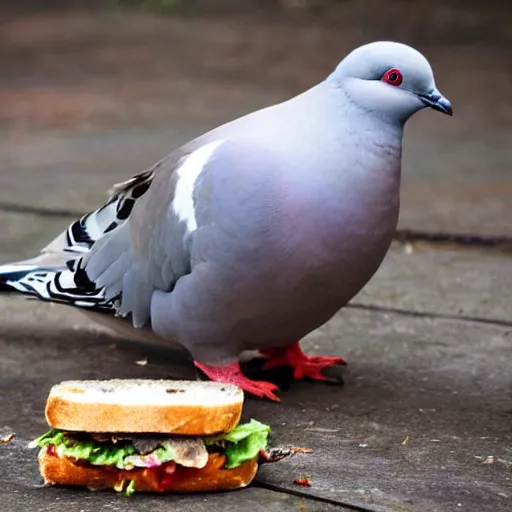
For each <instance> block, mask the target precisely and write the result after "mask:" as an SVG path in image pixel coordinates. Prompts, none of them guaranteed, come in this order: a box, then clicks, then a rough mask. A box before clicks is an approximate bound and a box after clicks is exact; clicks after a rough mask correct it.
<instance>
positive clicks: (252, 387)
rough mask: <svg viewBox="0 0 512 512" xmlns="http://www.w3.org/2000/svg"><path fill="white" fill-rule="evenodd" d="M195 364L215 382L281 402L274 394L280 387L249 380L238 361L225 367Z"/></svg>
mask: <svg viewBox="0 0 512 512" xmlns="http://www.w3.org/2000/svg"><path fill="white" fill-rule="evenodd" d="M194 364H195V365H196V367H197V368H199V369H200V370H201V371H202V372H203V373H205V374H206V375H207V376H208V377H209V378H210V379H211V380H213V381H215V382H224V383H226V384H235V385H236V386H238V387H239V388H242V389H243V390H244V391H247V392H248V393H251V394H253V395H256V396H258V397H260V398H263V397H266V398H268V399H269V400H273V401H274V402H280V400H279V397H277V396H276V395H275V394H274V393H273V391H275V390H276V389H279V388H278V386H276V385H275V384H272V383H271V382H266V381H261V380H251V379H249V378H248V377H246V376H245V375H244V374H243V373H242V370H241V369H240V363H239V362H238V361H236V362H234V363H231V364H228V365H224V366H210V365H206V364H203V363H200V362H198V361H194Z"/></svg>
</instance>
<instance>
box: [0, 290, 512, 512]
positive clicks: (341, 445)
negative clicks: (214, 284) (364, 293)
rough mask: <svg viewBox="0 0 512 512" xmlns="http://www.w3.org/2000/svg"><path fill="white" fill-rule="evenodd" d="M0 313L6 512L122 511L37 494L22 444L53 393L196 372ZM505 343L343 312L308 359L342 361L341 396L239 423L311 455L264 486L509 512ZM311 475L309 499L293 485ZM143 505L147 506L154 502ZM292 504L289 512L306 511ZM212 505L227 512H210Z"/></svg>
mask: <svg viewBox="0 0 512 512" xmlns="http://www.w3.org/2000/svg"><path fill="white" fill-rule="evenodd" d="M0 302H1V306H2V307H1V308H0V311H2V313H1V314H2V322H1V324H2V333H1V335H0V386H1V387H2V389H3V390H4V393H3V394H2V404H1V409H0V425H1V426H2V427H3V431H7V430H11V431H13V432H15V433H16V434H17V438H16V442H14V444H12V445H11V444H8V445H6V446H1V447H0V457H2V459H3V462H2V464H0V480H1V481H2V485H1V486H0V489H1V491H0V492H2V493H3V492H5V493H6V498H5V499H7V496H8V499H9V500H10V502H9V507H10V508H9V509H8V510H18V509H21V508H20V507H23V506H24V505H23V504H26V503H27V502H30V503H31V509H33V510H44V509H45V508H43V507H47V506H49V502H50V501H53V499H54V498H57V497H60V499H61V500H62V501H65V502H66V503H67V500H68V499H70V497H71V499H72V500H73V503H74V504H76V510H81V509H83V508H84V507H87V506H89V505H88V500H89V499H90V500H91V506H98V504H100V503H101V500H102V499H104V500H105V502H104V503H106V504H107V506H108V507H113V509H114V510H116V508H115V506H116V504H117V503H119V501H115V500H114V501H112V498H111V497H110V496H107V495H105V498H102V497H98V496H96V495H94V496H90V497H89V494H87V493H78V492H71V493H68V492H67V491H64V490H61V491H55V490H51V491H48V490H42V489H38V488H36V487H35V485H36V484H37V472H36V471H35V469H34V468H35V454H33V453H32V454H31V453H29V452H27V451H26V450H25V448H24V443H25V442H26V441H27V440H28V439H30V438H32V437H33V436H35V435H37V434H39V433H41V432H42V431H44V429H45V428H46V426H45V421H44V401H45V398H46V395H47V392H48V390H49V388H50V386H51V385H52V384H54V383H56V382H58V381H60V380H64V379H69V378H109V377H152V378H161V377H166V378H176V379H182V378H191V379H193V378H196V372H195V369H194V367H193V365H192V364H191V362H190V361H189V360H188V359H187V358H186V357H184V356H183V354H178V353H176V352H174V351H171V350H169V349H168V348H166V347H163V346H155V345H147V344H142V343H137V342H128V341H124V340H121V339H118V338H114V337H111V336H107V335H105V334H104V333H101V332H98V331H95V329H94V328H92V327H91V328H89V329H85V330H83V329H81V328H76V327H75V328H73V327H72V326H70V323H71V321H70V319H69V317H68V314H67V311H68V309H67V308H65V307H64V306H55V307H53V308H49V307H47V305H46V304H40V303H35V302H18V303H16V302H12V301H9V300H7V299H5V298H2V299H1V300H0ZM23 310H24V315H23ZM511 335H512V331H510V330H506V329H504V328H503V327H499V326H493V325H487V324H486V325H483V324H474V323H469V322H457V321H447V320H436V319H424V318H410V317H406V316H401V315H396V314H381V313H371V312H364V311H348V310H347V311H345V312H344V313H342V314H340V315H338V316H337V317H336V318H335V319H333V320H332V321H331V322H330V323H329V324H327V325H326V326H325V327H324V328H322V329H320V330H319V331H317V332H315V333H314V334H312V335H311V336H309V337H308V338H307V339H306V340H305V342H304V346H305V348H306V349H307V350H310V351H313V350H314V351H317V352H321V353H324V354H342V355H343V356H344V357H346V358H347V359H348V361H349V367H348V369H347V370H346V371H344V374H343V375H344V380H345V386H334V385H325V384H322V383H306V382H303V383H291V385H290V386H289V389H288V390H287V391H282V392H281V397H282V402H281V404H273V403H269V402H266V401H261V400H256V399H252V398H249V399H247V402H246V407H245V412H244V417H245V418H249V417H257V418H258V419H260V420H261V421H266V422H268V423H270V424H271V425H272V426H273V434H272V443H273V444H275V445H283V444H284V445H288V444H293V445H299V446H307V447H310V448H312V449H313V450H314V453H313V454H310V455H297V456H296V457H294V458H291V459H287V460H285V461H282V462H280V463H279V465H277V464H276V465H274V466H273V467H272V466H271V465H269V466H262V467H261V469H260V472H259V474H258V477H257V482H259V485H264V486H268V487H273V488H277V489H278V490H280V491H286V490H287V491H288V492H295V491H298V490H299V491H301V492H305V493H306V494H307V495H310V496H317V497H319V498H323V499H329V500H333V501H335V502H339V503H345V504H350V505H354V506H359V507H364V508H365V509H368V510H375V511H402V510H407V511H422V512H430V511H439V512H441V511H442V512H445V511H448V510H459V509H461V510H464V511H469V512H472V511H475V512H477V511H478V512H486V511H489V512H491V511H492V512H505V511H507V510H509V509H510V504H511V500H512V493H511V488H512V474H511V472H510V471H511V464H512V452H511V451H510V450H511V446H512V430H511V428H510V419H511V411H512V402H511V398H510V396H511V395H510V391H511V390H512V375H511V374H510V371H509V370H510V358H511V357H512V344H511V343H510V340H511ZM140 360H147V364H146V365H144V366H141V365H138V364H137V361H140ZM253 369H254V368H253ZM14 461H16V462H14ZM489 461H491V462H492V463H489ZM486 462H487V463H486ZM12 465H14V466H15V469H14V470H13V469H11V466H12ZM303 475H307V476H308V477H309V478H310V479H311V487H310V488H298V487H297V486H296V485H295V484H294V483H293V482H294V480H295V479H296V478H298V477H300V476H303ZM14 490H18V491H19V492H18V493H14V492H13V491H14ZM258 492H259V491H258ZM243 496H244V495H242V494H241V493H240V505H241V506H243V503H244V502H243V499H244V498H243ZM246 496H247V499H248V500H249V495H246ZM251 496H256V498H255V499H260V498H258V497H257V495H251ZM137 499H140V500H141V502H140V503H141V505H140V506H141V507H146V506H147V507H149V506H150V505H149V503H151V505H153V504H154V503H156V501H149V502H146V501H144V500H145V498H143V497H141V498H137ZM201 499H202V498H199V497H197V501H194V498H193V497H189V498H187V500H189V501H188V502H187V501H185V502H183V503H184V505H183V507H184V510H187V508H186V506H187V503H189V504H190V506H191V507H192V506H197V507H200V506H201V505H202V503H201ZM213 499H214V498H212V500H213ZM219 499H220V500H229V498H226V497H224V498H219ZM233 499H234V498H233ZM251 499H252V498H251ZM261 499H262V500H263V499H265V498H264V497H263V496H262V498H261ZM272 499H273V498H272V497H269V502H272ZM279 499H280V500H281V499H282V497H279ZM287 499H288V498H287ZM289 499H291V500H292V501H288V502H286V503H285V504H284V505H282V506H287V507H291V508H288V509H292V508H293V507H294V506H298V501H294V500H293V499H292V498H289ZM28 500H29V501H28ZM137 503H139V502H137ZM180 503H181V502H180ZM215 503H219V504H220V506H222V504H224V503H227V502H226V501H220V502H215V501H210V506H214V504H215ZM306 504H307V503H306ZM459 504H460V505H459ZM226 506H227V505H226ZM308 506H309V505H308ZM13 507H14V508H13ZM37 507H40V508H39V509H38V508H37ZM48 509H50V508H48ZM141 509H142V510H145V508H141ZM197 509H198V510H201V508H197ZM4 510H7V509H4ZM257 510H259V509H257ZM270 510H273V509H272V508H270ZM276 510H277V509H276ZM313 510H315V508H313ZM317 510H328V508H327V507H324V505H323V504H322V505H321V506H318V507H317Z"/></svg>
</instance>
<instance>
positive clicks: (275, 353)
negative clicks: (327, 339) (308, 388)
mask: <svg viewBox="0 0 512 512" xmlns="http://www.w3.org/2000/svg"><path fill="white" fill-rule="evenodd" d="M260 352H261V354H262V355H263V356H266V357H268V358H269V359H268V361H266V362H265V364H264V365H263V369H264V370H270V369H272V368H276V367H277V366H290V367H291V368H293V378H294V379H298V380H300V379H304V378H308V379H312V380H325V381H330V380H332V379H329V378H328V377H326V376H325V375H324V374H323V373H322V370H323V369H324V368H330V367H332V366H336V365H346V364H347V363H346V361H345V360H344V359H343V358H341V357H333V356H316V355H311V356H308V355H307V354H304V352H302V349H301V348H300V345H299V343H298V342H297V343H293V344H292V345H287V346H286V347H280V348H269V349H264V350H261V351H260Z"/></svg>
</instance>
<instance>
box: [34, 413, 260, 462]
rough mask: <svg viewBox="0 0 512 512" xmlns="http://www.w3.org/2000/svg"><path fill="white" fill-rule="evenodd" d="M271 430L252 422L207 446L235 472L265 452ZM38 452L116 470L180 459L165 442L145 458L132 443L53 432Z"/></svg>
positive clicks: (210, 440) (207, 441)
mask: <svg viewBox="0 0 512 512" xmlns="http://www.w3.org/2000/svg"><path fill="white" fill-rule="evenodd" d="M269 433H270V427H269V426H268V425H264V424H263V423H260V422H259V421H256V420H254V419H252V420H251V421H250V422H249V423H243V424H240V425H238V426H237V427H235V429H234V430H232V431H231V432H229V433H228V434H221V435H218V436H214V437H209V438H204V439H203V440H204V443H205V444H206V446H215V447H217V448H220V451H221V452H222V453H223V454H224V455H225V456H226V464H225V467H226V468H228V469H230V468H236V467H238V466H240V465H241V464H242V463H243V462H245V461H247V460H251V459H253V458H255V457H257V456H258V453H259V451H260V450H262V449H264V448H266V446H267V440H268V435H269ZM33 444H34V445H36V446H38V447H39V448H43V447H45V446H49V445H54V446H55V449H56V451H57V454H58V456H59V457H71V458H74V459H81V460H85V461H87V462H89V463H90V464H93V465H96V466H115V467H116V468H118V469H133V468H134V467H145V468H151V467H156V466H160V465H162V464H164V463H166V462H170V461H172V460H174V459H175V458H177V454H176V451H175V448H174V447H173V446H172V445H171V444H168V443H165V442H163V443H162V445H161V446H159V447H158V448H156V449H155V450H153V451H152V452H151V453H149V454H146V455H140V454H139V453H138V452H137V450H136V449H135V448H134V446H133V445H132V444H131V443H130V442H117V443H115V444H114V443H111V442H99V441H94V440H92V439H84V440H79V439H75V438H73V437H71V436H67V435H66V433H65V432H63V431H62V430H58V429H52V430H50V431H49V432H47V433H46V434H43V435H42V436H41V437H39V438H37V439H36V440H34V442H33Z"/></svg>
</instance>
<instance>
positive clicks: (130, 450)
mask: <svg viewBox="0 0 512 512" xmlns="http://www.w3.org/2000/svg"><path fill="white" fill-rule="evenodd" d="M34 443H35V444H36V445H37V446H39V448H43V447H45V446H49V445H54V446H55V449H56V451H57V455H58V456H59V457H71V458H73V459H81V460H86V461H87V462H89V463H90V464H93V465H95V466H115V467H116V468H118V469H128V468H127V466H126V464H125V458H126V457H127V456H129V455H132V454H134V453H136V451H135V448H134V447H133V445H131V444H129V443H117V444H113V443H100V442H97V441H93V440H83V441H82V440H77V439H73V438H70V437H67V436H66V434H65V432H63V431H62V430H58V429H52V430H50V431H49V432H47V433H46V434H43V435H42V436H41V437H39V438H38V439H36V440H35V441H34ZM131 467H133V466H131Z"/></svg>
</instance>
